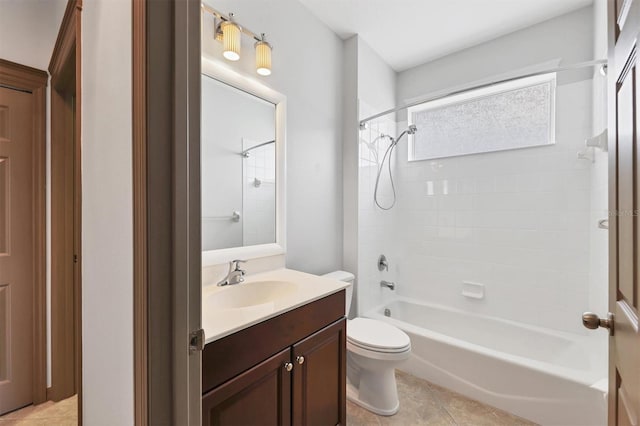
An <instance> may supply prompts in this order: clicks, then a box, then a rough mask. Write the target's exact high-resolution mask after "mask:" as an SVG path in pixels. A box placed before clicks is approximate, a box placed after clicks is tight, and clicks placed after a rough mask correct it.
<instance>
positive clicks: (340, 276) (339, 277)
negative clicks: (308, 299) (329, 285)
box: [323, 271, 356, 316]
mask: <svg viewBox="0 0 640 426" xmlns="http://www.w3.org/2000/svg"><path fill="white" fill-rule="evenodd" d="M323 277H325V278H330V279H332V280H336V281H344V282H347V283H350V284H351V285H350V286H349V287H347V288H346V289H345V298H344V303H345V307H344V314H345V315H347V316H348V315H349V311H350V310H351V299H352V297H353V282H354V280H355V279H356V276H355V275H353V274H352V273H351V272H346V271H333V272H329V273H328V274H324V275H323Z"/></svg>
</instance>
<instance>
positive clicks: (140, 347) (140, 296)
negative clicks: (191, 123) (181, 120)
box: [131, 0, 149, 426]
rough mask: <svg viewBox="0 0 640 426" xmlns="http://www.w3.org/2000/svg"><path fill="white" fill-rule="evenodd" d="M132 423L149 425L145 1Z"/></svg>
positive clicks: (136, 6) (137, 3)
mask: <svg viewBox="0 0 640 426" xmlns="http://www.w3.org/2000/svg"><path fill="white" fill-rule="evenodd" d="M131 6H132V14H131V16H132V25H133V27H132V32H131V34H132V46H131V53H132V60H131V63H132V79H131V82H132V115H133V123H132V129H133V135H132V136H133V137H132V143H133V154H132V159H133V354H134V355H133V358H134V360H133V361H134V364H133V377H134V424H135V425H137V426H146V425H148V424H149V415H148V409H149V396H148V394H149V390H148V363H149V358H148V322H147V319H148V315H149V312H148V292H149V288H148V281H147V237H148V234H147V80H146V79H147V54H146V51H147V15H146V9H147V0H132V2H131Z"/></svg>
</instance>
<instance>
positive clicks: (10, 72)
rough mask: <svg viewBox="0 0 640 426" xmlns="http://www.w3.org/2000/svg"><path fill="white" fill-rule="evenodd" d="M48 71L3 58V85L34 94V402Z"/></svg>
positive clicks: (42, 357)
mask: <svg viewBox="0 0 640 426" xmlns="http://www.w3.org/2000/svg"><path fill="white" fill-rule="evenodd" d="M48 78H49V76H48V75H47V73H46V71H41V70H38V69H35V68H31V67H27V66H24V65H20V64H16V63H13V62H9V61H6V60H3V59H0V85H1V86H5V87H8V88H14V89H18V90H23V91H26V92H30V93H31V95H32V96H33V128H34V132H33V153H34V158H33V161H34V167H33V186H34V199H33V202H34V204H33V235H34V241H33V250H34V253H33V272H34V283H33V284H34V291H33V315H34V318H33V384H32V388H33V403H34V404H40V403H42V402H45V401H46V399H47V398H46V392H47V305H46V297H47V293H46V292H47V289H46V258H47V248H46V144H47V138H46V132H47V130H46V124H47V119H46V117H47V109H46V108H47V91H46V89H47V81H48Z"/></svg>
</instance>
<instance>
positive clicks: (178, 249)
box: [132, 0, 202, 426]
mask: <svg viewBox="0 0 640 426" xmlns="http://www.w3.org/2000/svg"><path fill="white" fill-rule="evenodd" d="M132 3H133V4H132V7H133V9H132V13H133V15H132V46H133V48H132V54H133V58H132V60H133V61H132V62H133V63H132V65H133V67H132V68H133V69H132V84H133V90H132V107H133V146H132V149H133V223H134V229H133V235H134V238H133V242H132V243H133V251H134V255H133V259H134V272H133V282H134V289H133V294H134V303H133V305H134V312H133V318H134V327H133V331H134V360H133V361H134V362H133V366H134V389H135V394H136V396H135V398H134V407H135V408H134V419H135V424H136V425H138V426H141V425H146V424H184V425H200V424H201V415H202V408H201V407H202V404H201V402H202V377H201V370H200V363H201V352H200V351H192V350H191V349H190V343H191V333H192V332H194V331H196V330H198V329H199V328H200V326H201V292H202V284H201V273H202V271H201V258H202V253H201V243H200V239H201V237H200V216H201V212H200V57H201V52H200V10H201V5H200V1H199V0H132ZM147 141H153V143H148V142H147ZM148 230H153V232H148ZM150 283H153V285H152V286H151V285H150Z"/></svg>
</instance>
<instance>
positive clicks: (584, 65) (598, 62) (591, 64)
mask: <svg viewBox="0 0 640 426" xmlns="http://www.w3.org/2000/svg"><path fill="white" fill-rule="evenodd" d="M606 64H607V60H606V59H597V60H594V61H588V62H579V63H577V64H573V65H567V66H565V67H558V68H552V69H547V70H544V71H536V72H530V73H526V74H521V75H518V76H515V77H509V78H503V79H500V80H495V81H492V82H490V83H483V84H478V85H474V86H470V87H465V88H464V89H457V90H454V91H451V92H446V93H442V94H439V95H431V96H427V97H425V98H422V99H420V100H418V101H414V102H410V103H408V104H406V105H402V106H398V107H395V108H392V109H388V110H386V111H383V112H379V113H378V114H375V115H372V116H371V117H367V118H365V119H364V120H360V129H361V130H362V129H364V128H365V125H366V123H368V122H369V121H371V120H375V119H376V118H380V117H383V116H385V115H387V114H391V113H393V112H398V111H402V110H403V109H407V108H411V107H414V106H416V105H420V104H423V103H425V102H430V101H436V100H438V99H442V98H446V97H448V96H453V95H459V94H461V93H464V92H468V91H469V90H474V89H483V88H485V87H490V86H495V85H496V84H500V83H508V82H510V81H514V80H519V79H521V78H527V77H535V76H538V75H544V74H550V73H554V72H556V73H557V72H562V71H571V70H577V69H581V68H589V67H595V66H598V65H606Z"/></svg>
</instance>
